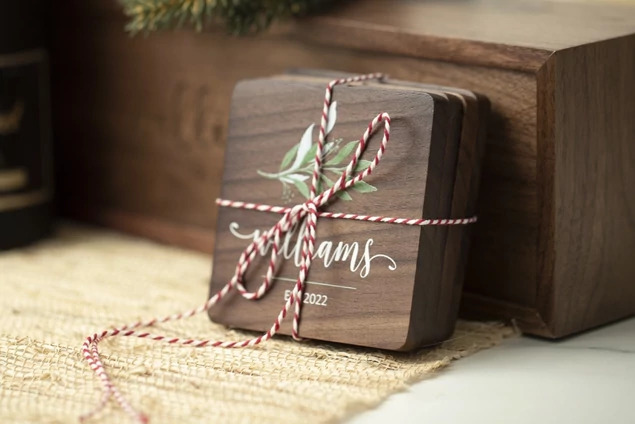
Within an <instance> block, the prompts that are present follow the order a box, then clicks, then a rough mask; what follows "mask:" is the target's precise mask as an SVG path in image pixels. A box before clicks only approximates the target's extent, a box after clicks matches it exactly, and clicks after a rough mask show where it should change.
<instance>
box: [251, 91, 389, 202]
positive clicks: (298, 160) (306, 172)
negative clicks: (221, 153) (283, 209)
mask: <svg viewBox="0 0 635 424" xmlns="http://www.w3.org/2000/svg"><path fill="white" fill-rule="evenodd" d="M336 122H337V102H336V101H335V102H333V103H332V104H331V106H330V107H329V110H328V115H327V124H326V128H325V131H326V135H329V134H330V133H331V132H332V131H333V129H334V128H335V123H336ZM314 130H315V124H314V123H313V124H311V125H309V126H308V127H307V128H306V129H305V130H304V133H303V134H302V137H300V141H299V142H298V143H297V144H295V145H293V147H291V149H289V151H287V152H286V153H285V155H284V156H283V158H282V162H280V168H279V172H277V173H271V172H265V171H261V170H257V172H258V175H260V176H262V177H264V178H268V179H272V180H278V181H280V182H281V183H282V199H283V200H284V201H289V200H290V199H291V198H292V197H294V195H295V193H296V192H297V193H299V194H300V195H302V196H303V197H305V198H307V199H308V198H309V197H310V190H309V186H308V184H307V182H308V181H307V180H309V178H312V175H313V168H314V163H315V155H316V154H317V148H318V145H317V142H316V143H314V142H313V133H314ZM343 141H344V140H343V139H341V138H336V139H334V140H329V141H327V142H326V143H325V145H324V147H323V149H322V159H323V163H324V166H323V167H322V174H321V175H320V179H319V181H318V192H320V191H321V190H323V189H329V188H331V187H333V185H334V184H335V181H334V180H337V179H339V178H340V176H341V175H342V172H344V171H345V169H346V166H347V165H348V160H350V156H351V154H352V153H353V151H354V150H355V149H356V148H357V145H358V144H359V142H358V141H357V140H354V141H349V142H347V143H343ZM370 164H371V161H368V160H364V159H362V160H359V161H358V162H357V166H356V167H355V170H354V174H357V173H359V172H363V171H364V170H365V169H367V168H368V167H369V166H370ZM327 174H330V175H331V176H332V178H329V176H327ZM353 176H354V175H351V176H350V177H349V178H352V177H353ZM351 189H352V190H353V191H355V192H357V193H371V192H373V191H377V188H376V187H374V186H372V185H370V184H368V183H366V182H365V181H359V182H357V183H356V184H354V185H353V186H352V187H351ZM337 197H338V198H340V199H342V200H347V201H349V200H353V198H352V197H351V195H350V193H348V192H346V191H340V192H338V193H337Z"/></svg>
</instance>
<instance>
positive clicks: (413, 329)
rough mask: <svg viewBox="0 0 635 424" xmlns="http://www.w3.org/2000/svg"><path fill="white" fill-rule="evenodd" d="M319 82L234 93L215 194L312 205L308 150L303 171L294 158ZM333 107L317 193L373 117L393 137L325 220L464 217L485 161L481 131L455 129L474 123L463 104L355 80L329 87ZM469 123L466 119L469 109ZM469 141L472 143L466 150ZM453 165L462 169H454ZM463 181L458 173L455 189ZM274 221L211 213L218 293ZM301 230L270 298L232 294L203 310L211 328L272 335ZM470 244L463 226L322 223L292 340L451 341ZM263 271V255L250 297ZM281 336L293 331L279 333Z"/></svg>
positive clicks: (260, 84) (255, 84)
mask: <svg viewBox="0 0 635 424" xmlns="http://www.w3.org/2000/svg"><path fill="white" fill-rule="evenodd" d="M326 82H327V80H323V79H320V78H311V77H297V76H296V77H292V76H282V77H276V78H269V79H260V80H253V81H246V82H242V83H240V84H239V85H238V86H237V88H236V90H235V94H234V97H233V101H232V110H231V117H230V130H229V138H228V144H227V146H228V148H227V153H226V156H225V171H224V175H223V185H222V194H221V196H222V197H223V198H227V199H232V200H244V201H250V202H256V203H264V204H273V205H281V206H285V205H293V204H296V203H301V202H303V201H305V200H306V199H305V198H304V197H303V196H304V195H305V194H306V192H305V189H302V188H300V187H302V184H304V183H303V181H304V180H303V178H304V179H306V176H308V175H310V171H308V172H307V170H311V169H312V160H313V156H314V154H315V153H314V151H313V153H311V152H310V151H309V153H307V154H305V153H302V155H301V156H302V157H306V158H307V159H306V160H302V161H301V162H298V160H297V159H296V156H297V155H298V151H302V147H300V148H299V150H296V151H294V150H293V149H294V148H295V147H296V146H297V145H301V144H302V141H301V136H302V140H304V137H306V134H307V131H308V133H309V134H313V136H312V138H309V143H311V140H314V139H315V136H316V134H317V133H316V132H317V129H315V131H312V129H313V126H312V125H311V123H312V122H315V121H316V119H317V118H319V116H320V110H321V103H322V96H323V91H324V87H325V86H326ZM334 98H335V100H336V102H337V103H336V106H335V107H332V110H333V111H334V112H333V114H332V115H331V114H329V116H330V119H334V120H336V121H335V122H336V123H335V126H334V127H333V130H332V133H330V134H329V139H328V140H329V144H327V150H326V151H327V154H326V156H325V166H324V172H323V173H324V175H325V177H326V180H325V184H327V185H329V183H328V179H331V180H335V179H336V178H337V176H339V172H341V171H339V172H338V171H333V169H338V168H342V167H343V166H344V165H345V164H347V163H348V162H349V161H350V154H351V152H352V150H351V146H355V145H356V144H357V142H356V140H357V139H358V138H359V136H360V135H361V133H362V132H363V130H364V129H365V128H366V126H367V125H368V122H369V121H370V119H372V118H373V117H374V116H375V115H377V114H378V113H380V112H387V113H389V114H390V116H391V118H392V125H391V128H392V131H391V140H390V143H389V145H388V148H387V150H386V154H385V155H384V158H383V159H382V162H381V163H380V165H379V166H378V167H377V169H376V170H375V171H374V172H373V174H372V175H371V176H370V177H369V178H368V179H367V180H366V184H363V185H362V186H361V187H357V186H355V187H353V188H351V189H349V190H348V191H347V192H346V193H345V195H344V196H342V198H340V199H337V200H336V201H335V202H333V203H332V204H329V205H328V206H327V207H326V208H325V210H326V211H337V212H345V213H363V214H371V215H381V216H393V217H400V218H449V217H452V218H462V217H465V216H467V215H466V214H468V213H470V212H473V205H472V207H471V209H472V210H470V205H469V204H468V203H469V202H468V201H467V199H468V198H472V199H473V192H474V190H472V188H473V187H471V182H472V177H471V176H472V173H474V169H478V166H474V165H472V164H471V163H472V162H477V161H479V160H480V155H479V154H478V153H477V152H476V151H477V150H479V148H478V147H477V144H478V143H477V138H476V134H477V133H478V130H477V128H478V126H477V125H476V128H470V129H467V130H466V131H463V132H462V126H463V125H464V124H466V123H469V122H472V123H476V122H480V121H476V122H475V121H469V120H466V119H465V118H464V116H465V114H464V109H465V110H467V108H465V107H464V103H463V102H462V100H461V99H460V97H452V96H449V95H446V94H445V93H443V92H442V91H438V92H436V93H435V92H434V90H430V91H428V92H426V91H424V90H423V89H421V88H420V87H419V88H413V87H406V86H398V85H392V84H350V85H348V86H337V87H336V88H335V95H334ZM472 98H474V99H476V98H477V97H476V96H475V95H472ZM483 104H485V105H486V104H487V103H486V102H483ZM469 113H470V115H472V114H473V113H474V111H473V110H471V108H470V112H469ZM307 127H308V129H307ZM303 134H304V135H303ZM466 134H471V135H472V136H473V138H472V139H470V140H464V139H463V136H464V135H466ZM379 137H380V135H375V136H374V137H373V138H372V139H371V143H370V145H369V147H368V149H367V151H366V153H365V154H364V156H363V159H364V160H369V159H371V158H372V157H373V156H374V154H375V152H376V151H377V148H378V144H379ZM464 144H465V145H466V146H467V147H466V146H464ZM289 152H290V153H289ZM281 162H282V164H281ZM296 162H297V163H296ZM363 166H364V164H363V163H362V167H363ZM457 166H461V167H463V168H464V169H462V170H460V172H459V170H458V169H457ZM342 169H343V168H342ZM303 172H304V173H303ZM457 173H458V174H459V175H460V176H461V180H460V181H458V184H457V183H456V182H457ZM466 175H469V176H468V177H467V178H465V176H466ZM475 178H477V173H476V176H475ZM286 179H288V180H286ZM298 181H299V184H298ZM457 186H460V187H457ZM472 203H473V202H472ZM277 219H279V215H275V214H273V215H272V214H267V213H262V212H255V211H244V210H235V209H221V210H220V211H219V220H218V225H217V228H218V231H217V238H216V240H217V241H216V248H215V251H214V267H213V277H212V285H211V290H212V292H215V291H217V290H218V289H220V288H221V287H222V285H224V284H225V283H226V282H227V281H229V279H230V278H231V276H232V275H233V272H234V270H235V267H236V261H237V259H238V256H239V254H240V252H241V251H242V249H244V248H245V247H246V245H247V243H248V242H250V241H253V239H254V234H255V232H257V231H262V230H264V229H266V228H268V227H270V226H271V225H273V224H274V223H275V222H276V221H277ZM297 233H298V231H297V230H296V231H293V232H290V233H289V234H288V235H287V238H286V240H285V242H284V245H283V246H284V250H283V252H284V255H285V257H286V260H285V261H284V262H281V264H280V267H279V273H278V274H277V278H276V282H275V286H274V287H273V288H272V289H271V291H270V292H269V294H267V295H266V296H265V297H264V298H263V299H261V300H258V301H255V302H253V301H251V302H250V301H246V300H244V299H243V298H242V297H240V296H239V295H238V294H232V295H230V296H229V297H228V298H226V299H225V300H224V301H222V302H221V303H220V304H219V305H217V306H216V307H215V308H213V309H212V310H211V311H210V316H211V317H212V319H214V320H215V321H217V322H221V323H224V324H227V325H230V326H236V327H240V328H247V329H252V330H260V331H263V330H266V329H268V328H269V326H271V323H272V322H273V319H274V318H275V316H276V315H277V313H278V311H279V309H280V308H281V306H282V305H283V303H284V300H285V297H286V296H288V294H289V292H290V290H291V289H292V288H293V283H294V281H295V278H296V277H297V272H298V268H297V265H298V264H297V253H298V251H299V248H300V244H299V240H298V235H297ZM464 234H465V235H467V234H468V231H467V228H465V227H463V226H462V227H455V228H452V229H449V228H448V227H409V226H402V225H394V224H382V223H368V222H354V221H345V220H329V219H320V220H319V222H318V231H317V253H316V256H315V260H314V263H313V266H312V267H311V270H310V273H309V278H308V279H309V281H310V282H309V283H308V286H307V290H306V293H305V296H304V307H303V316H302V321H301V326H300V334H301V335H302V336H303V337H307V338H314V339H321V340H329V341H335V342H342V343H349V344H356V345H362V346H370V347H377V348H383V349H392V350H409V349H413V348H416V347H419V346H421V345H425V344H431V343H436V342H439V341H441V340H443V339H445V338H446V337H448V336H449V334H450V333H451V331H452V330H453V327H454V322H455V320H456V314H457V310H458V303H459V299H460V289H461V283H462V279H461V278H460V277H458V275H462V274H463V273H462V271H460V270H459V268H461V267H463V268H464V266H465V261H464V260H462V258H464V257H465V256H466V251H467V244H466V243H464V241H465V240H466V239H467V237H463V235H464ZM263 253H265V252H263ZM267 264H268V252H266V254H265V257H264V258H262V259H261V260H259V261H258V262H256V263H254V264H253V265H252V269H251V270H250V272H249V273H248V274H247V277H248V278H247V282H246V283H247V286H248V287H251V289H254V288H255V286H256V285H258V284H259V283H260V281H261V280H262V275H263V274H264V272H265V270H266V265H267ZM289 332H290V325H289V323H287V324H286V325H283V327H282V333H286V334H289Z"/></svg>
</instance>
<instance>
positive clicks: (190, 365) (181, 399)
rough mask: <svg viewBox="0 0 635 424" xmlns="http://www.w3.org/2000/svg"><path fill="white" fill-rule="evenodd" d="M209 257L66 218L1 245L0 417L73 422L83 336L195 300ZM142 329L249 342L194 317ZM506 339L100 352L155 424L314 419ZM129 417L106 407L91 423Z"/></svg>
mask: <svg viewBox="0 0 635 424" xmlns="http://www.w3.org/2000/svg"><path fill="white" fill-rule="evenodd" d="M210 263H211V261H210V258H209V257H208V256H205V255H202V254H199V253H193V252H189V251H183V250H179V249H175V248H170V247H165V246H161V245H157V244H153V243H150V242H147V241H141V240H138V239H134V238H130V237H127V236H122V235H118V234H115V233H111V232H107V231H103V230H96V229H92V228H87V227H79V226H70V225H66V226H63V227H62V228H60V229H58V231H57V233H56V235H55V237H53V238H52V239H49V240H48V241H44V242H42V243H39V244H37V245H35V246H33V247H29V248H26V249H21V250H15V251H9V252H4V253H0V290H1V295H0V422H2V423H21V422H25V423H26V422H38V423H70V422H76V421H77V417H78V416H79V415H80V414H81V413H83V412H86V411H87V410H89V409H91V408H92V407H93V406H95V404H96V403H97V401H98V400H99V398H100V395H101V391H100V386H99V384H98V382H97V380H96V378H95V377H94V375H93V374H92V372H91V371H90V369H89V368H88V366H87V365H86V363H85V362H84V361H83V359H82V357H81V354H80V346H81V343H82V342H83V340H84V338H85V336H87V335H88V334H91V333H93V332H95V331H97V330H102V329H104V328H108V327H109V326H111V325H117V324H123V323H127V322H129V321H135V320H137V319H139V318H149V317H152V316H155V315H164V314H168V313H173V312H180V311H182V310H186V309H188V308H190V307H194V306H197V305H199V304H201V303H202V302H203V301H204V300H205V296H206V295H207V290H208V278H209V274H210ZM153 332H155V333H165V334H169V335H174V336H188V337H189V336H197V337H199V338H203V337H205V338H216V339H242V338H245V337H246V336H247V334H246V333H241V332H236V331H231V330H227V329H225V328H223V327H221V326H218V325H216V324H212V323H211V322H210V321H209V320H208V319H207V317H206V316H204V315H202V316H196V317H193V318H191V319H188V320H185V321H182V322H176V323H173V324H169V325H167V324H166V325H164V326H159V327H158V328H156V329H155V330H153ZM511 334H512V330H511V329H510V328H508V327H504V326H501V325H495V324H485V323H472V322H460V323H459V325H458V328H457V330H456V333H455V335H454V337H453V339H452V340H450V341H448V342H446V343H444V344H443V345H442V346H440V347H437V348H434V349H426V350H421V351H420V352H417V353H413V354H393V353H387V352H379V351H374V350H372V351H371V350H364V349H356V348H349V347H344V346H341V345H337V346H335V345H328V344H324V343H316V342H306V343H304V342H303V343H298V342H294V341H292V340H291V339H289V338H286V337H279V338H276V339H274V340H273V341H271V342H268V343H266V344H264V345H262V346H260V347H256V348H248V349H214V348H202V349H196V348H189V347H176V346H169V345H166V344H162V343H156V342H151V341H148V340H139V339H134V340H130V339H126V338H114V339H111V340H107V341H106V342H104V343H102V344H101V345H100V350H101V352H102V355H103V361H104V363H105V366H106V369H107V371H108V372H109V373H110V375H111V376H112V378H113V380H114V382H115V384H117V385H118V386H119V388H120V389H121V390H122V391H123V393H124V394H125V395H126V396H127V397H128V398H129V400H130V401H131V402H132V404H133V405H134V406H136V407H138V408H139V409H141V410H143V411H144V412H146V413H148V414H149V415H150V418H151V421H152V422H153V423H198V422H214V423H225V422H226V423H240V422H254V423H260V422H263V423H266V422H276V423H279V422H289V423H292V422H303V423H311V422H315V423H325V422H339V421H341V420H343V419H344V418H346V417H347V416H349V415H350V414H352V413H354V412H357V411H360V410H364V409H368V408H371V407H373V406H374V405H376V404H378V403H379V402H380V401H381V400H383V399H385V398H386V397H387V396H388V395H390V394H391V393H394V392H396V391H400V390H403V389H405V388H407V386H408V384H410V383H412V382H415V381H418V380H422V379H424V378H426V377H429V376H432V375H433V374H434V373H435V372H436V371H437V370H439V369H440V368H443V367H445V366H447V365H448V364H449V363H450V362H451V361H452V360H454V359H458V358H461V357H464V356H466V355H469V354H471V353H474V352H476V351H478V350H480V349H484V348H487V347H490V346H493V345H496V344H497V343H499V342H500V341H501V340H502V339H503V338H504V337H506V336H509V335H511ZM249 335H250V336H251V334H249ZM431 383H433V382H431ZM421 401H422V402H425V399H422V400H421ZM129 421H130V420H129V419H128V417H127V416H125V415H124V414H123V413H122V412H121V411H120V410H119V409H118V408H117V406H116V405H114V403H113V404H111V405H110V406H109V407H108V408H107V409H106V410H105V411H104V412H103V413H102V414H100V415H99V416H97V417H96V418H95V419H94V420H93V422H96V423H106V422H108V423H110V422H114V423H119V422H129Z"/></svg>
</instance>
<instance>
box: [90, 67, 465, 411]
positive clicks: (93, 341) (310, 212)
mask: <svg viewBox="0 0 635 424" xmlns="http://www.w3.org/2000/svg"><path fill="white" fill-rule="evenodd" d="M369 79H383V75H382V74H368V75H360V76H355V77H350V78H341V79H337V80H334V81H331V82H330V83H329V84H328V85H327V87H326V94H325V96H324V107H323V109H322V119H321V122H320V133H319V136H318V144H317V151H316V154H315V166H314V168H313V178H312V182H311V190H310V198H309V200H307V201H306V202H304V203H300V204H298V205H295V206H293V207H281V206H270V205H263V204H256V203H245V202H240V201H233V200H224V199H218V200H217V201H216V203H217V204H218V205H220V206H224V207H232V208H239V209H249V210H255V211H260V212H273V213H278V214H281V215H282V218H280V220H279V221H278V222H277V223H276V224H275V225H274V226H273V227H271V228H270V229H269V230H268V231H266V232H265V233H263V234H262V235H261V236H260V237H259V238H258V239H257V240H255V241H254V242H252V243H251V244H249V246H247V248H245V250H244V251H243V252H242V254H241V255H240V258H239V259H238V263H237V264H236V271H235V273H234V276H233V277H232V279H231V280H230V281H229V282H228V283H227V284H225V285H224V286H223V288H222V289H221V290H220V291H218V292H217V293H216V294H214V295H213V296H212V297H210V299H209V300H208V301H207V302H205V304H203V305H201V306H199V307H198V308H196V309H192V310H190V311H188V312H184V313H179V314H175V315H168V316H165V317H163V318H153V319H150V320H148V321H139V322H135V323H133V324H129V325H123V326H121V327H117V328H113V329H110V330H104V331H102V332H101V333H95V334H93V335H91V336H89V337H87V338H86V340H85V341H84V344H83V345H82V352H83V355H84V358H85V359H86V361H87V362H88V364H89V365H90V367H91V369H92V370H93V371H94V372H95V374H96V375H97V377H98V378H99V380H100V381H101V383H102V386H103V396H102V398H101V401H100V402H99V405H98V406H97V407H96V408H95V409H94V410H92V411H90V412H89V413H87V414H85V415H83V416H82V417H80V419H81V420H82V421H83V420H86V419H89V418H91V417H93V416H94V415H95V414H97V413H99V412H100V411H101V410H102V409H103V408H104V407H105V406H106V404H107V403H108V401H109V400H110V398H111V397H112V398H114V399H115V401H116V402H117V403H118V404H119V405H120V407H121V408H122V409H123V410H124V411H126V413H128V414H129V415H130V416H132V417H133V418H134V419H136V420H137V421H139V422H142V423H147V422H148V421H149V419H148V417H147V416H146V415H144V414H143V413H141V412H139V411H137V410H135V409H134V408H133V407H132V405H131V404H130V403H129V402H128V400H127V399H126V398H125V397H124V396H123V395H122V393H121V392H120V391H119V389H117V387H116V386H115V385H114V384H113V382H112V380H111V379H110V378H109V376H108V374H107V373H106V370H105V369H104V365H103V363H102V362H101V359H100V357H99V350H98V344H99V342H101V341H102V340H104V339H106V338H108V337H113V336H127V337H138V338H142V339H150V340H155V341H162V342H165V343H169V344H174V345H185V346H193V347H205V346H210V347H223V348H238V347H249V346H255V345H257V344H260V343H262V342H265V341H267V340H269V339H270V338H272V337H273V336H274V335H275V334H276V332H277V331H278V330H279V329H280V324H281V323H282V321H283V320H284V319H285V318H286V316H287V314H288V312H289V310H290V309H291V306H294V311H293V329H292V336H293V338H294V339H296V340H298V339H299V338H300V336H299V324H300V313H301V308H302V302H301V299H302V295H303V292H304V286H305V282H306V278H307V274H308V272H309V269H310V268H311V262H312V261H313V254H314V251H315V231H316V226H317V218H318V217H320V218H332V219H351V220H357V221H368V222H381V223H388V224H400V225H416V226H425V225H465V224H471V223H473V222H476V217H471V218H461V219H404V218H391V217H384V216H368V215H358V214H348V213H346V214H345V213H335V212H324V211H320V208H321V207H322V206H324V205H326V204H327V203H328V202H329V201H330V200H331V199H333V197H334V196H335V195H336V194H337V193H338V192H340V191H342V190H346V189H347V188H349V187H351V186H352V185H354V184H355V183H357V182H359V181H363V180H364V179H365V178H366V177H368V176H369V175H370V174H371V173H372V172H373V171H374V170H375V168H376V167H377V165H378V164H379V161H380V160H381V158H382V156H383V154H384V152H385V150H386V145H387V144H388V140H389V139H390V116H389V115H388V114H387V113H380V114H379V115H377V116H376V117H375V118H374V119H373V120H372V121H371V122H370V123H369V124H368V127H367V128H366V131H364V134H363V135H362V137H361V138H360V140H359V144H358V146H357V150H356V151H355V155H354V156H353V158H352V160H351V162H350V163H349V164H348V166H347V167H346V170H345V171H344V172H342V174H341V175H340V177H339V178H338V180H337V181H336V182H335V184H333V186H332V187H331V188H330V189H328V190H326V191H324V192H322V193H320V194H318V193H317V190H318V183H319V180H320V174H321V170H322V154H323V148H324V144H325V138H326V127H327V123H328V110H329V106H330V104H331V97H332V94H333V88H334V87H335V86H336V85H338V84H346V83H350V82H357V81H365V80H369ZM379 124H383V125H384V135H383V138H382V141H381V145H380V146H379V150H378V151H377V153H376V155H375V157H374V159H373V160H372V161H371V164H370V165H369V166H368V167H367V168H366V169H365V170H364V171H362V172H361V173H359V174H357V175H355V176H353V170H354V169H355V167H356V165H357V162H358V161H359V159H360V157H361V155H362V153H363V152H364V150H365V149H366V145H367V143H368V140H369V138H370V136H371V135H372V134H373V132H374V131H375V129H376V128H377V126H378V125H379ZM303 219H306V226H305V227H304V230H303V234H302V257H301V263H300V270H299V272H298V278H297V280H296V283H295V286H294V288H293V291H292V293H291V296H289V299H288V300H287V301H286V302H285V304H284V307H283V308H282V309H281V310H280V312H279V314H278V316H277V317H276V319H275V321H274V323H273V325H272V326H271V328H270V329H269V330H268V331H267V332H265V333H264V334H262V335H261V336H259V337H256V338H252V339H248V340H243V341H220V340H196V339H183V338H178V337H175V338H170V337H166V336H162V335H156V334H151V333H149V332H143V331H139V330H138V329H140V328H143V327H152V326H154V325H155V324H162V323H166V322H169V321H176V320H180V319H183V318H189V317H191V316H193V315H196V314H200V313H202V312H205V311H207V310H208V309H209V308H211V307H212V306H214V305H215V304H216V303H218V302H219V301H220V300H221V299H222V298H224V297H225V296H226V295H227V294H228V293H229V292H230V291H232V290H237V291H238V293H240V294H241V295H242V296H243V297H244V298H245V299H249V300H255V299H260V298H261V297H262V296H264V295H265V294H266V293H267V291H268V290H269V289H270V288H271V282H272V281H273V278H274V275H275V271H276V264H277V260H278V254H279V252H280V244H281V243H280V240H281V237H282V236H283V234H285V233H286V232H287V231H289V230H290V229H291V228H292V227H294V226H295V225H296V224H297V223H298V222H300V221H302V220H303ZM272 239H273V243H272V244H271V256H270V258H269V266H268V268H267V272H266V274H265V277H264V280H263V282H262V284H261V285H260V287H258V290H256V291H255V292H249V291H247V289H246V288H245V286H244V285H243V276H244V275H245V273H246V272H247V269H248V268H249V266H250V264H251V262H252V261H253V260H254V258H255V256H256V254H257V252H258V251H259V249H260V248H261V247H262V246H263V245H264V244H265V243H268V242H269V241H270V240H272Z"/></svg>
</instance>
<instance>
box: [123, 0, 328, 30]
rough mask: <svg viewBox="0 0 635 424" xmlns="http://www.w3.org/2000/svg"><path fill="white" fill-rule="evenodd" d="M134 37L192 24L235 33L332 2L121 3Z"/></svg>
mask: <svg viewBox="0 0 635 424" xmlns="http://www.w3.org/2000/svg"><path fill="white" fill-rule="evenodd" d="M119 1H120V3H121V4H122V5H123V8H124V12H125V14H126V15H127V16H128V17H129V18H130V20H129V22H128V24H127V25H126V29H127V30H128V31H130V32H132V33H133V34H136V33H139V32H149V31H156V30H162V29H168V28H175V27H181V26H184V25H193V26H194V27H195V28H196V29H197V30H199V31H200V30H201V29H202V28H204V27H205V26H206V25H208V24H210V23H211V22H214V21H216V22H221V23H223V24H224V25H225V26H226V28H227V29H228V31H229V32H230V33H233V34H247V33H253V32H258V31H261V30H263V29H265V28H267V27H268V26H269V25H270V24H271V23H272V22H273V21H275V20H280V19H285V18H289V17H293V16H300V15H304V14H307V13H309V12H311V11H313V10H315V9H316V8H317V7H318V6H321V5H323V4H325V3H328V2H329V1H330V0H119Z"/></svg>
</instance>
